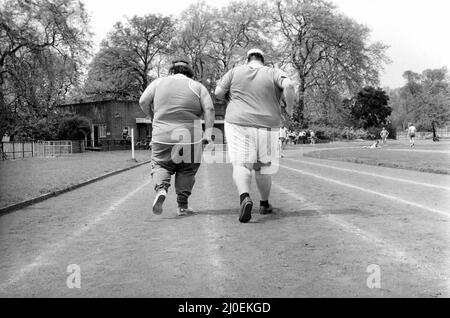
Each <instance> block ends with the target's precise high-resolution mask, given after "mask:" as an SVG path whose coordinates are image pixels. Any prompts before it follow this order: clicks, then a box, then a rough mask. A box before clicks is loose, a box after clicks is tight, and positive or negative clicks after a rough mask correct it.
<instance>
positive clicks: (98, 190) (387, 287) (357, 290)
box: [0, 155, 450, 297]
mask: <svg viewBox="0 0 450 318" xmlns="http://www.w3.org/2000/svg"><path fill="white" fill-rule="evenodd" d="M289 157H290V158H289ZM148 169H149V168H148V167H142V168H138V169H136V170H134V171H130V172H127V173H125V174H122V175H118V176H115V177H112V178H109V179H106V180H103V181H101V182H98V183H95V184H92V185H89V186H87V187H84V188H81V189H78V190H76V191H73V192H70V193H67V194H65V195H62V196H60V197H57V198H53V199H50V200H48V201H45V202H42V203H40V204H36V205H35V206H32V207H30V208H27V209H24V210H21V211H18V212H15V213H13V214H11V215H6V216H4V217H1V218H0V255H1V259H0V296H7V297H14V296H40V297H43V296H51V297H55V296H57V297H104V296H111V297H119V296H125V297H137V296H144V297H324V296H330V297H346V296H348V297H360V296H367V297H395V296H402V297H404V296H413V297H443V296H446V297H449V296H450V282H449V279H450V266H449V264H450V251H449V248H448V246H449V242H450V226H449V222H450V217H449V216H448V213H449V212H450V211H449V209H448V207H449V206H450V205H449V204H448V203H449V202H448V198H449V196H448V195H449V191H448V189H447V188H448V186H449V185H450V177H449V176H438V177H437V176H436V175H428V174H423V173H419V172H413V171H403V170H395V169H389V168H379V167H367V168H366V167H365V168H364V169H361V166H360V165H354V164H347V163H340V162H331V161H325V160H317V159H309V158H308V159H306V158H299V157H297V156H291V155H288V158H287V159H286V160H283V161H282V167H281V169H280V172H279V174H278V175H277V177H276V178H275V180H274V187H273V196H272V197H273V200H272V203H273V204H274V205H275V206H276V207H277V208H278V210H277V211H276V214H275V215H272V216H260V215H257V214H254V217H253V220H252V222H251V223H250V224H246V225H242V224H239V223H238V221H237V214H236V213H237V211H236V208H237V203H238V202H237V201H238V198H237V196H236V194H235V188H234V186H233V184H232V180H231V167H230V166H228V165H204V166H203V167H202V168H201V170H200V172H199V175H198V178H197V185H196V189H195V193H194V195H193V197H192V200H191V202H192V205H193V206H194V207H195V208H196V209H197V211H198V214H197V215H195V216H192V217H188V218H178V217H176V216H175V208H176V205H175V203H174V201H175V197H174V194H173V191H171V194H170V197H169V199H168V202H167V204H166V206H165V208H166V210H165V212H164V214H163V215H162V216H160V217H156V216H153V215H152V214H151V213H150V205H151V203H152V201H153V197H154V194H153V191H152V184H151V183H150V182H149V170H148ZM352 170H354V171H353V172H352ZM361 170H363V172H365V173H367V174H364V175H361V173H360V172H361ZM252 196H253V197H254V200H255V201H257V200H258V196H257V194H256V193H252ZM70 264H77V265H79V266H80V268H81V289H69V288H67V286H66V279H67V277H68V275H69V274H68V273H66V270H67V267H68V265H70ZM370 265H376V266H379V268H380V270H381V289H369V288H368V287H367V278H368V277H369V275H370V273H368V272H367V269H368V267H369V266H370Z"/></svg>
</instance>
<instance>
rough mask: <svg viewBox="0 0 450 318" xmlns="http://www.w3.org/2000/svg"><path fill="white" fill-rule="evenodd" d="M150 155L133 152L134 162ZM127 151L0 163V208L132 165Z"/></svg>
mask: <svg viewBox="0 0 450 318" xmlns="http://www.w3.org/2000/svg"><path fill="white" fill-rule="evenodd" d="M149 159H150V152H148V151H136V160H137V161H138V162H143V161H146V160H149ZM135 164H136V162H135V161H133V160H131V152H130V151H114V152H101V153H100V152H90V153H82V154H73V155H71V156H67V157H55V158H28V159H23V160H16V161H2V162H0V179H1V183H0V207H5V206H8V205H11V204H15V203H18V202H21V201H24V200H27V199H31V198H34V197H37V196H40V195H43V194H46V193H49V192H53V191H57V190H61V189H64V188H66V187H68V186H71V185H74V184H78V183H80V182H83V181H87V180H89V179H92V178H95V177H99V176H102V175H104V174H106V173H108V172H112V171H115V170H118V169H121V168H127V167H131V166H133V165H135Z"/></svg>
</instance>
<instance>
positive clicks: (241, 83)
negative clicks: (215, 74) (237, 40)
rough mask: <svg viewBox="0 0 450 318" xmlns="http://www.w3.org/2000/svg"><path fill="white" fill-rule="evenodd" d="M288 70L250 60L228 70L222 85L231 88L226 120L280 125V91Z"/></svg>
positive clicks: (274, 126)
mask: <svg viewBox="0 0 450 318" xmlns="http://www.w3.org/2000/svg"><path fill="white" fill-rule="evenodd" d="M285 78H287V76H286V74H285V73H284V72H283V71H281V70H280V69H276V68H270V67H266V66H263V65H259V64H255V63H249V64H247V65H242V66H238V67H235V68H233V69H232V70H230V71H228V72H227V73H226V74H225V75H224V77H223V78H222V80H221V81H220V82H219V86H220V87H221V88H222V89H223V90H224V91H226V92H229V104H228V107H227V111H226V115H225V120H226V121H227V122H229V123H231V124H235V125H241V126H248V127H257V128H280V127H281V124H282V121H281V104H280V103H281V95H282V92H283V86H282V83H283V80H284V79H285Z"/></svg>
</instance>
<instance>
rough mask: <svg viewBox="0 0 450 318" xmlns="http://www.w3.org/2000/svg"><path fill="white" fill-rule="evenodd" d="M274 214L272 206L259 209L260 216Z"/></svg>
mask: <svg viewBox="0 0 450 318" xmlns="http://www.w3.org/2000/svg"><path fill="white" fill-rule="evenodd" d="M272 213H273V207H272V205H270V204H269V206H267V207H265V206H262V207H260V208H259V214H261V215H267V214H272Z"/></svg>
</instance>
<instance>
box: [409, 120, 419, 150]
mask: <svg viewBox="0 0 450 318" xmlns="http://www.w3.org/2000/svg"><path fill="white" fill-rule="evenodd" d="M416 132H417V129H416V127H415V126H414V125H413V124H412V123H409V128H408V136H409V147H411V148H414V147H415V138H416Z"/></svg>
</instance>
